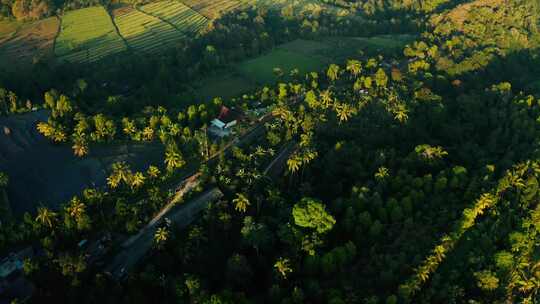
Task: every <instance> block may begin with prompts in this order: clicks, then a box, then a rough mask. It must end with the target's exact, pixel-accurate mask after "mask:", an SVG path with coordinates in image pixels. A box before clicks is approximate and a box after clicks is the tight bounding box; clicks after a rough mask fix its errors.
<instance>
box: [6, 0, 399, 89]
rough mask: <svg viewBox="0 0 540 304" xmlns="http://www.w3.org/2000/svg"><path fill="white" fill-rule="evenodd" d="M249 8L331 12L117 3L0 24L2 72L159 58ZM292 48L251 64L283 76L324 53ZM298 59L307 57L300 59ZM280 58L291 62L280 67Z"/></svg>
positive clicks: (244, 0) (205, 3) (240, 0)
mask: <svg viewBox="0 0 540 304" xmlns="http://www.w3.org/2000/svg"><path fill="white" fill-rule="evenodd" d="M249 5H254V6H258V7H264V8H267V9H275V10H281V9H282V8H284V7H287V6H291V7H292V8H293V9H294V10H295V12H297V13H298V11H300V12H305V13H306V14H316V13H317V12H320V11H322V10H325V9H329V8H327V6H328V5H327V4H324V3H323V2H321V1H320V0H164V1H158V2H153V3H150V4H146V5H142V6H135V7H133V6H130V5H129V4H125V3H119V4H116V5H113V7H112V9H111V11H110V12H108V11H107V10H106V9H105V8H104V7H102V6H94V7H89V8H83V9H78V10H73V11H69V12H67V13H65V15H63V16H62V17H61V20H60V19H58V18H56V17H54V18H47V19H44V20H41V21H38V22H33V23H20V22H14V21H0V55H1V57H0V67H2V65H4V66H5V65H8V66H9V65H14V62H15V63H19V62H21V63H32V62H36V61H37V59H39V58H45V57H48V58H54V57H56V59H58V60H59V61H61V62H62V61H67V62H71V63H90V62H95V61H98V60H100V59H102V58H105V57H107V56H109V55H114V54H119V53H121V52H123V51H126V50H129V51H134V52H140V53H157V52H160V51H162V50H164V49H166V48H170V47H172V46H174V45H175V44H176V43H177V42H178V41H180V40H182V39H188V38H190V37H195V36H196V35H197V34H198V33H201V32H202V30H203V29H205V28H206V26H207V25H208V23H209V22H210V21H211V20H212V19H215V18H219V16H221V15H222V14H224V13H227V12H231V11H233V10H235V9H239V8H242V7H246V6H249ZM114 6H116V7H114ZM356 40H357V41H356ZM356 40H354V39H350V41H349V42H348V43H351V44H352V45H354V46H356V45H355V44H366V45H370V46H371V47H377V48H378V47H384V44H387V45H390V44H392V43H394V44H398V43H400V41H397V42H394V41H386V40H385V38H384V39H383V38H381V39H378V40H377V39H371V38H365V39H364V38H358V39H356ZM387 40H388V39H387ZM390 40H391V38H390ZM295 43H296V45H294V44H291V45H288V46H285V47H283V48H280V49H279V51H276V54H272V53H271V54H269V55H267V56H269V57H268V58H266V59H255V60H254V61H253V62H252V63H251V65H253V66H254V67H258V68H262V69H266V68H268V67H270V69H268V70H269V71H270V73H271V71H272V68H273V67H271V66H272V65H274V64H278V63H279V64H280V65H282V66H281V68H283V69H286V70H287V69H288V67H289V65H290V64H293V63H296V62H298V63H299V64H300V65H301V68H302V67H311V66H317V64H316V63H317V62H319V61H320V58H315V57H313V56H312V55H320V54H318V53H321V52H322V51H320V50H319V51H317V52H315V51H316V49H318V48H321V44H320V43H319V44H318V45H317V44H316V43H314V42H308V41H301V42H299V41H297V42H295ZM286 52H289V53H290V54H286ZM315 53H317V54H315ZM299 54H303V55H306V54H307V55H310V56H311V57H306V58H301V57H302V56H300V55H299ZM323 55H324V56H325V55H326V54H323ZM324 56H323V57H324ZM280 57H283V58H285V57H287V58H288V57H291V58H293V59H292V61H291V62H289V61H288V60H284V61H283V62H279V61H280V59H279V58H280ZM265 62H266V63H265ZM247 70H250V65H248V64H246V65H244V66H243V67H241V68H240V69H239V71H240V72H241V73H246V71H247ZM253 72H254V73H255V71H254V70H253ZM264 73H265V72H259V73H258V74H259V75H258V76H260V79H259V78H256V79H257V80H261V79H263V78H264V79H265V80H268V79H270V76H268V75H266V76H262V74H264ZM266 73H267V72H266Z"/></svg>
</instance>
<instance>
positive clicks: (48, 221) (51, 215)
mask: <svg viewBox="0 0 540 304" xmlns="http://www.w3.org/2000/svg"><path fill="white" fill-rule="evenodd" d="M55 221H56V213H55V212H53V211H51V210H49V208H47V207H39V208H38V214H37V216H36V222H39V223H40V224H41V225H43V226H47V227H49V228H52V227H53V225H54V222H55Z"/></svg>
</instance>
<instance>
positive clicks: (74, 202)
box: [66, 197, 86, 219]
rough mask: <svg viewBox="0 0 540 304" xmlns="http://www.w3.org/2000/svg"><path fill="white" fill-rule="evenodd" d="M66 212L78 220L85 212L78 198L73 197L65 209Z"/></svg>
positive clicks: (84, 207)
mask: <svg viewBox="0 0 540 304" xmlns="http://www.w3.org/2000/svg"><path fill="white" fill-rule="evenodd" d="M66 211H67V212H68V214H69V215H70V216H71V217H73V218H75V219H79V218H81V217H82V216H83V215H84V213H85V211H86V206H85V205H84V204H83V202H81V200H80V199H79V198H78V197H74V198H73V199H71V202H70V204H69V206H68V207H67V208H66Z"/></svg>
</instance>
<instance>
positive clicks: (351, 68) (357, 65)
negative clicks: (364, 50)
mask: <svg viewBox="0 0 540 304" xmlns="http://www.w3.org/2000/svg"><path fill="white" fill-rule="evenodd" d="M346 69H347V71H348V72H349V73H351V75H352V76H354V77H357V76H358V75H360V73H362V63H361V62H360V61H358V60H355V59H351V60H349V61H347V67H346Z"/></svg>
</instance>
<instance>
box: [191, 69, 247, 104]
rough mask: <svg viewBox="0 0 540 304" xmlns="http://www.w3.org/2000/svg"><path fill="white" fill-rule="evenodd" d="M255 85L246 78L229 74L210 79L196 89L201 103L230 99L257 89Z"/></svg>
mask: <svg viewBox="0 0 540 304" xmlns="http://www.w3.org/2000/svg"><path fill="white" fill-rule="evenodd" d="M255 87H256V86H255V84H254V83H253V82H251V81H250V80H248V79H246V78H245V77H242V76H239V75H234V74H227V75H224V76H216V77H209V78H206V79H204V81H202V82H201V85H200V86H198V88H197V89H196V90H197V92H198V94H197V95H198V96H197V97H198V98H199V99H200V101H211V100H212V99H214V98H215V97H221V98H223V99H229V98H233V97H236V96H239V95H241V94H243V93H245V92H249V91H251V90H253V89H255Z"/></svg>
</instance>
